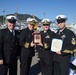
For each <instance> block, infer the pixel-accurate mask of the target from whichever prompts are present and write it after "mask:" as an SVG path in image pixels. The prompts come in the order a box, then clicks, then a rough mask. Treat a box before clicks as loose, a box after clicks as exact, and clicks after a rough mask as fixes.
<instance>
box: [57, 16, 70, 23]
mask: <svg viewBox="0 0 76 75" xmlns="http://www.w3.org/2000/svg"><path fill="white" fill-rule="evenodd" d="M67 19H68V18H67V17H66V16H65V15H58V16H56V20H57V21H60V20H63V21H64V22H65V21H66V20H67Z"/></svg>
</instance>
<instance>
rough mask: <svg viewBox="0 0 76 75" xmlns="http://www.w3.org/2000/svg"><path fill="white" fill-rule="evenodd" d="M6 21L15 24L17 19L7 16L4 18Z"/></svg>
mask: <svg viewBox="0 0 76 75" xmlns="http://www.w3.org/2000/svg"><path fill="white" fill-rule="evenodd" d="M6 20H7V21H8V22H10V23H15V22H16V21H17V17H16V16H14V15H9V16H7V17H6Z"/></svg>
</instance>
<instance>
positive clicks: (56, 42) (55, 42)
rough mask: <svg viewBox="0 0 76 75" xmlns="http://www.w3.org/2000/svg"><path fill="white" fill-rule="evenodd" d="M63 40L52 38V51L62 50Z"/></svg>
mask: <svg viewBox="0 0 76 75" xmlns="http://www.w3.org/2000/svg"><path fill="white" fill-rule="evenodd" d="M62 45H63V40H61V39H55V38H53V39H52V44H51V51H53V52H57V51H61V50H62Z"/></svg>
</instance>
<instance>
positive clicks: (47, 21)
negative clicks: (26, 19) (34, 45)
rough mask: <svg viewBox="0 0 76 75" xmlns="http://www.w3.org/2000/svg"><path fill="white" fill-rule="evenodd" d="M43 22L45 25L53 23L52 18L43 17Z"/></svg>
mask: <svg viewBox="0 0 76 75" xmlns="http://www.w3.org/2000/svg"><path fill="white" fill-rule="evenodd" d="M41 22H42V24H43V25H50V23H51V21H50V19H43V20H42V21H41Z"/></svg>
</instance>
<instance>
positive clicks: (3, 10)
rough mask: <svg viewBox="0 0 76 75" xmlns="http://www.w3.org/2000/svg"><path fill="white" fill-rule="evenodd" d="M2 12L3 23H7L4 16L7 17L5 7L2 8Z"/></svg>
mask: <svg viewBox="0 0 76 75" xmlns="http://www.w3.org/2000/svg"><path fill="white" fill-rule="evenodd" d="M2 13H3V24H4V23H5V20H4V18H5V9H3V8H2Z"/></svg>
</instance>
